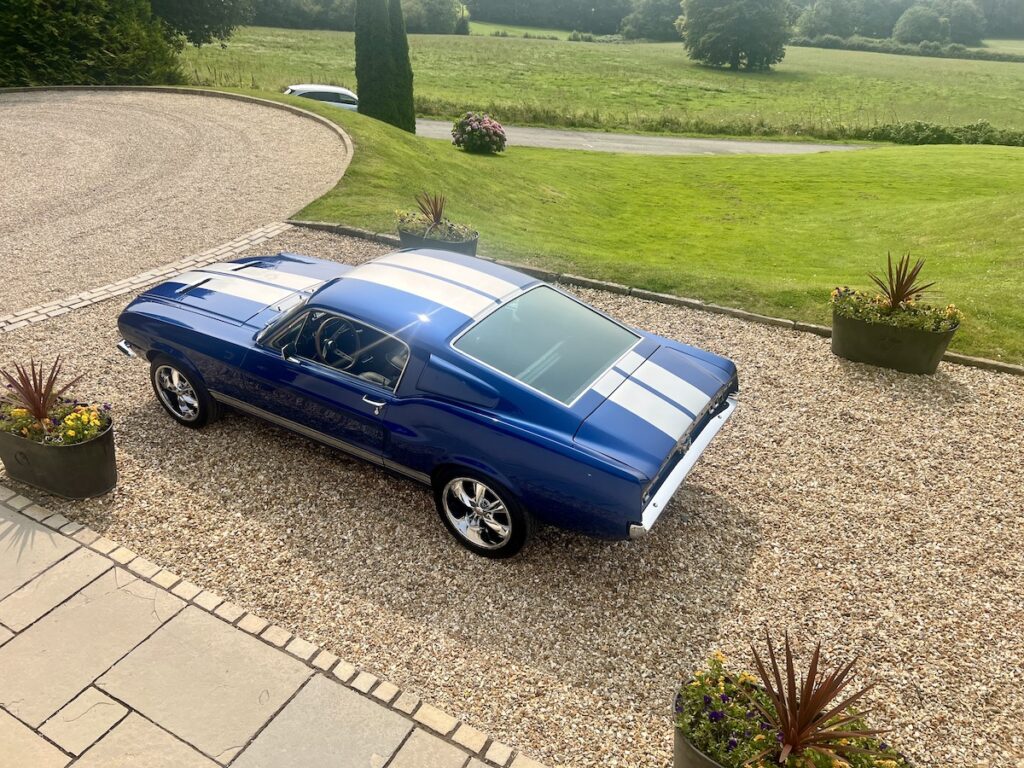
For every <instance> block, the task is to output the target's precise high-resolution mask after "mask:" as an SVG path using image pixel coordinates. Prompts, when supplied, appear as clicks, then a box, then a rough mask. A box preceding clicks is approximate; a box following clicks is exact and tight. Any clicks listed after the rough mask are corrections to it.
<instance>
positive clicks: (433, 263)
mask: <svg viewBox="0 0 1024 768" xmlns="http://www.w3.org/2000/svg"><path fill="white" fill-rule="evenodd" d="M374 263H376V264H389V265H391V266H394V267H406V268H408V269H416V270H419V271H420V272H426V273H427V274H429V275H436V276H437V277H444V278H447V279H449V280H452V281H454V282H456V283H459V284H460V285H463V286H465V287H466V288H472V289H474V290H476V291H480V292H481V293H486V294H487V295H488V296H493V297H494V298H496V299H500V298H501V297H502V296H507V295H508V294H510V293H512V292H514V291H518V290H519V286H518V285H516V284H515V283H510V282H509V281H508V280H502V279H501V278H500V277H494V276H493V275H489V274H487V273H486V272H481V271H480V270H479V269H473V267H467V266H463V265H462V264H456V263H454V262H451V261H446V260H445V259H438V258H436V257H434V256H426V255H424V254H421V253H394V254H391V255H390V256H383V257H381V258H379V259H376V260H375V262H374Z"/></svg>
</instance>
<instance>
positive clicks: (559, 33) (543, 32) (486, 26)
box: [469, 21, 569, 40]
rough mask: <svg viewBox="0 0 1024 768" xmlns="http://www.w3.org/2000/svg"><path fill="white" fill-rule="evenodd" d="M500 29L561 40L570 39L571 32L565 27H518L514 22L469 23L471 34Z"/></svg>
mask: <svg viewBox="0 0 1024 768" xmlns="http://www.w3.org/2000/svg"><path fill="white" fill-rule="evenodd" d="M498 31H502V32H508V34H509V35H514V36H517V37H522V36H523V35H540V36H542V37H557V38H558V39H559V40H568V39H569V32H567V31H566V30H564V29H546V28H543V27H517V26H515V25H513V24H491V23H490V22H486V21H472V22H470V24H469V34H471V35H492V34H494V33H495V32H498Z"/></svg>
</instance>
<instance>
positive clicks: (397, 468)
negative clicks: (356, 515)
mask: <svg viewBox="0 0 1024 768" xmlns="http://www.w3.org/2000/svg"><path fill="white" fill-rule="evenodd" d="M210 396H211V397H213V399H214V400H217V401H218V402H221V403H224V404H225V405H230V406H231V407H232V408H237V409H238V410H239V411H244V412H245V413H248V414H250V415H251V416H257V417H258V418H261V419H265V420H266V421H269V422H270V423H271V424H276V425H277V426H279V427H284V428H285V429H290V430H291V431H292V432H297V433H298V434H300V435H302V436H303V437H308V438H310V439H312V440H316V441H317V442H320V443H323V444H324V445H329V446H330V447H331V448H337V449H338V450H339V451H344V452H345V453H349V454H351V455H353V456H356V457H357V458H360V459H363V460H364V461H368V462H370V463H371V464H374V465H376V466H378V467H382V468H384V469H389V470H391V471H393V472H398V473H399V474H402V475H405V476H406V477H408V478H411V479H413V480H418V481H419V482H421V483H426V484H427V485H430V475H427V474H424V473H423V472H417V471H416V470H414V469H409V468H408V467H406V466H403V465H402V464H397V463H395V462H393V461H391V460H390V459H385V458H382V457H380V456H378V455H376V454H374V453H371V452H370V451H367V450H364V449H362V448H360V447H358V446H355V445H352V444H351V443H346V442H345V441H344V440H339V439H338V438H336V437H331V436H330V435H327V434H324V433H323V432H319V431H318V430H315V429H312V428H311V427H307V426H306V425H304V424H299V423H298V422H295V421H292V420H290V419H286V418H284V417H283V416H278V415H277V414H276V413H271V412H270V411H265V410H263V409H262V408H257V407H256V406H255V405H251V404H249V403H247V402H245V401H244V400H238V399H237V398H234V397H231V396H230V395H225V394H222V393H220V392H213V391H211V392H210Z"/></svg>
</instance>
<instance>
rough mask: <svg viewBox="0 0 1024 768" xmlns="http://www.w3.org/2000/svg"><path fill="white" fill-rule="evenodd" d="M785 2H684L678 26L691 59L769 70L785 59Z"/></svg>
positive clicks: (760, 0) (729, 0)
mask: <svg viewBox="0 0 1024 768" xmlns="http://www.w3.org/2000/svg"><path fill="white" fill-rule="evenodd" d="M788 12H789V4H788V0H684V2H683V16H682V17H681V18H680V19H679V21H678V22H677V26H678V27H679V30H680V32H681V33H682V36H683V44H684V45H685V46H686V50H687V53H688V54H689V56H690V58H691V59H694V60H695V61H700V62H702V63H704V64H709V65H711V66H713V67H722V66H729V67H730V68H732V69H741V68H742V69H769V68H770V67H771V65H772V64H777V63H778V62H780V61H782V58H783V57H784V56H785V55H786V41H787V40H788V39H789V31H790V30H789V16H788Z"/></svg>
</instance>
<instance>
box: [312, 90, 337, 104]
mask: <svg viewBox="0 0 1024 768" xmlns="http://www.w3.org/2000/svg"><path fill="white" fill-rule="evenodd" d="M304 95H305V96H307V97H308V98H310V99H316V100H317V101H333V102H335V103H337V101H338V94H336V93H327V92H325V91H310V92H309V93H306V94H304Z"/></svg>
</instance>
